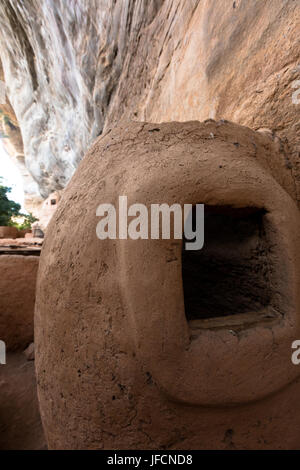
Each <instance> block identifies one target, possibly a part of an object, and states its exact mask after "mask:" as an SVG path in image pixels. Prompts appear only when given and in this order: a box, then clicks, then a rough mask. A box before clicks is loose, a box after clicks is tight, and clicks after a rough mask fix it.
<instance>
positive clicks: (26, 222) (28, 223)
mask: <svg viewBox="0 0 300 470" xmlns="http://www.w3.org/2000/svg"><path fill="white" fill-rule="evenodd" d="M20 216H21V217H22V219H23V221H22V223H20V224H19V223H18V222H11V223H10V225H11V226H13V227H16V228H17V229H18V230H31V227H32V224H33V223H34V222H37V221H38V220H39V219H36V218H35V217H34V216H33V215H32V214H31V212H30V213H29V214H20Z"/></svg>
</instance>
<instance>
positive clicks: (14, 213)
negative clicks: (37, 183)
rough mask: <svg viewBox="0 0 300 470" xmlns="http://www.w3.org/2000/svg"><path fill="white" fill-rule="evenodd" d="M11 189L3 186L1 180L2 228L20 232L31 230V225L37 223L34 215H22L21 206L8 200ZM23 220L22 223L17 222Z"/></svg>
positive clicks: (0, 210) (0, 205)
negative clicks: (14, 228)
mask: <svg viewBox="0 0 300 470" xmlns="http://www.w3.org/2000/svg"><path fill="white" fill-rule="evenodd" d="M10 192H11V188H9V187H7V186H3V185H2V182H1V178H0V226H6V227H7V226H8V227H16V228H17V229H19V230H27V229H31V225H32V224H33V223H34V222H37V220H38V219H36V218H35V217H34V216H33V215H32V214H29V215H28V214H22V213H21V212H20V210H21V206H20V204H17V203H16V202H14V201H11V200H10V199H9V198H8V196H7V195H8V194H9V193H10ZM17 218H22V222H21V223H18V222H16V221H15V220H16V219H17Z"/></svg>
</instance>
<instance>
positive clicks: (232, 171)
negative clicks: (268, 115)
mask: <svg viewBox="0 0 300 470" xmlns="http://www.w3.org/2000/svg"><path fill="white" fill-rule="evenodd" d="M212 136H213V137H212ZM120 195H127V196H128V205H131V204H133V203H142V204H144V205H146V207H147V208H150V204H154V203H155V204H161V203H167V204H169V205H172V204H173V203H179V204H185V203H190V204H194V205H195V204H198V203H204V204H206V211H207V216H208V217H209V218H208V219H206V222H208V229H209V230H210V232H209V233H210V235H211V236H209V237H208V240H207V244H205V245H204V248H203V250H201V251H200V252H198V254H197V253H196V252H195V253H194V256H195V258H193V256H192V257H188V259H187V255H186V253H184V252H182V242H181V241H180V240H177V239H174V237H171V239H170V240H151V239H145V240H144V239H140V240H131V239H128V240H118V239H117V240H110V239H106V240H99V239H98V238H97V236H96V227H97V224H98V219H97V217H96V210H97V207H98V206H99V204H103V203H111V204H114V206H115V207H116V206H117V201H118V198H119V196H120ZM295 201H296V192H295V185H294V179H293V174H292V171H291V169H289V168H288V167H287V166H286V161H285V158H284V153H281V152H280V150H279V149H278V146H277V145H276V143H275V142H273V140H272V138H270V136H269V135H264V134H262V133H257V132H254V131H252V130H250V129H248V128H246V127H241V126H238V125H234V124H231V123H228V122H225V121H224V120H223V121H220V122H214V121H213V120H208V121H207V122H205V123H199V122H196V121H195V122H187V123H182V124H181V123H169V124H146V123H144V124H143V123H123V124H120V125H119V126H118V127H116V128H114V129H112V130H111V131H110V132H108V133H107V134H106V135H104V136H103V137H102V138H100V139H98V140H97V141H96V143H95V145H94V146H92V147H91V149H90V151H89V152H88V153H87V155H86V157H85V158H84V159H83V161H82V162H81V164H80V166H79V168H78V170H77V172H76V174H75V175H74V177H73V179H72V182H71V183H70V185H69V186H68V187H67V189H66V190H65V192H64V195H63V198H62V200H61V202H60V205H59V208H58V210H57V211H56V213H55V215H54V218H53V219H52V221H51V222H50V225H49V227H48V232H47V235H46V239H45V242H44V247H43V252H42V256H41V261H40V270H39V278H38V284H37V301H36V315H35V347H36V367H37V378H38V390H39V399H40V407H41V415H42V420H43V425H44V429H45V432H46V438H47V441H48V444H49V447H50V448H51V449H119V450H120V449H212V448H213V449H226V448H229V449H230V448H231V449H232V448H235V449H295V448H299V446H300V438H299V433H298V432H297V430H298V429H299V426H300V409H299V400H298V396H299V391H300V381H299V374H300V369H299V368H297V367H295V366H294V365H293V364H292V362H291V344H292V342H293V341H294V340H295V338H298V337H299V334H300V326H299V318H300V310H299V309H300V238H299V237H300V215H299V210H298V207H297V205H296V202H295ZM227 218H229V219H230V218H231V219H230V220H232V223H230V224H227V225H226V220H227ZM220 222H221V223H220ZM232 227H233V228H232ZM211 265H212V266H213V267H214V269H213V270H212V269H211V267H210V266H211ZM203 270H204V273H203ZM216 273H219V276H218V275H217V274H216ZM203 275H204V277H202V278H201V276H203ZM205 276H206V279H205Z"/></svg>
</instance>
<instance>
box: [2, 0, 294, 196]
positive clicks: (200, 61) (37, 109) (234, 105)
mask: <svg viewBox="0 0 300 470" xmlns="http://www.w3.org/2000/svg"><path fill="white" fill-rule="evenodd" d="M299 27H300V5H299V2H298V1H297V0H266V1H264V2H262V1H261V0H251V1H249V0H247V1H246V0H236V1H233V0H202V1H200V0H69V1H68V2H66V1H64V0H25V1H21V0H2V1H1V4H0V41H1V47H0V55H1V60H2V65H3V70H4V76H5V81H6V86H7V94H8V98H9V100H10V102H11V105H12V108H13V110H14V112H15V115H16V120H17V122H18V125H19V126H20V131H21V134H22V138H23V142H24V155H25V165H26V168H27V170H28V173H29V174H30V175H32V178H33V180H34V181H36V182H37V183H38V187H39V190H40V193H41V195H42V196H43V197H47V196H48V195H49V194H50V193H51V192H52V191H54V190H57V189H58V190H59V189H62V188H64V187H65V186H66V184H67V182H68V181H69V179H70V178H71V176H72V174H73V173H74V170H75V169H76V167H77V165H78V163H79V161H80V160H81V158H82V157H83V155H84V153H85V151H86V149H87V148H88V147H89V145H90V144H91V143H92V142H93V141H94V139H95V138H96V137H97V136H98V135H101V133H102V132H103V130H104V129H107V128H108V127H109V126H110V125H112V124H113V123H114V121H119V120H120V119H123V118H126V119H127V118H129V119H133V120H139V121H143V120H147V121H152V122H162V121H172V120H178V121H186V120H191V119H195V120H204V119H206V118H209V117H210V118H214V119H220V118H225V119H229V120H232V121H235V122H237V123H240V124H243V125H247V126H250V127H252V128H253V129H259V128H262V127H264V128H265V127H267V128H270V129H271V130H272V131H274V132H276V133H277V134H279V135H280V137H282V138H287V139H288V141H289V147H287V155H286V164H287V165H288V166H289V168H290V169H291V171H292V172H293V175H294V178H295V181H296V184H297V185H298V199H299V200H300V184H299V173H300V158H299V152H300V125H299V111H300V104H299V101H300V99H299V95H297V88H300V82H299V83H298V84H297V82H298V81H299V80H300V48H299ZM293 96H294V99H293ZM32 192H34V191H32Z"/></svg>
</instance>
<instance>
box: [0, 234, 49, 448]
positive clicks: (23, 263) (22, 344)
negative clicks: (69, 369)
mask: <svg viewBox="0 0 300 470" xmlns="http://www.w3.org/2000/svg"><path fill="white" fill-rule="evenodd" d="M41 244H42V241H41V240H38V239H33V238H31V239H30V238H26V240H25V239H20V238H18V239H13V240H9V239H1V240H0V271H1V278H0V338H1V344H2V345H3V347H4V353H5V356H4V359H5V362H4V364H3V363H2V365H1V367H0V415H1V420H0V450H15V449H19V450H29V449H31V450H34V449H36V450H39V449H44V448H45V438H44V433H43V429H42V424H41V419H40V413H39V408H38V400H37V393H36V378H35V370H34V363H33V360H34V351H33V339H34V338H33V317H34V303H35V288H36V277H37V271H38V264H39V255H40V251H41V246H40V245H41ZM2 352H3V351H2Z"/></svg>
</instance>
